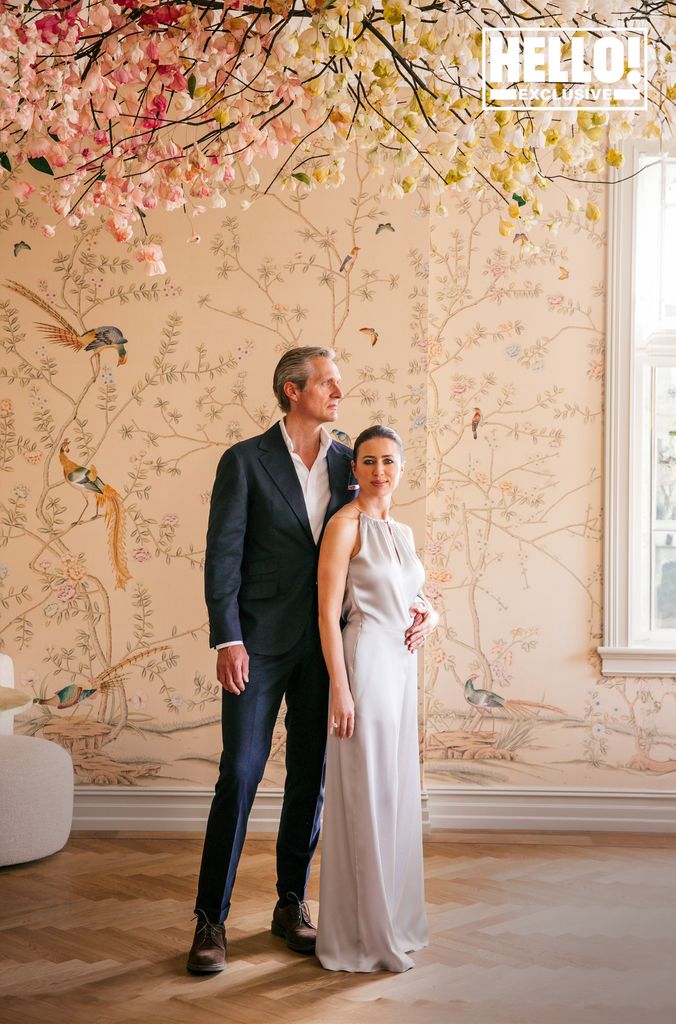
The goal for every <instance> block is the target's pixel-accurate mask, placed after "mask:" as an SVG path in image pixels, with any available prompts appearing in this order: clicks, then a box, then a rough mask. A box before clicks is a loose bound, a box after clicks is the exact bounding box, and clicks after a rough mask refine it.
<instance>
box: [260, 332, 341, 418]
mask: <svg viewBox="0 0 676 1024" xmlns="http://www.w3.org/2000/svg"><path fill="white" fill-rule="evenodd" d="M335 358H336V353H335V352H334V350H333V349H332V348H318V347H317V346H316V345H303V346H301V347H300V348H290V349H289V351H288V352H285V353H284V355H283V356H282V358H281V359H280V360H279V362H278V363H277V365H276V367H275V373H274V376H273V378H272V390H273V391H274V393H275V398H276V399H277V403H278V405H279V407H280V409H281V410H282V412H289V410H290V409H291V402H290V401H289V399H288V397H287V396H286V394H285V393H284V385H285V384H286V382H287V381H289V380H290V381H291V382H292V383H293V384H295V385H296V387H297V388H299V389H300V390H301V391H302V390H303V389H304V387H305V385H306V384H307V382H308V378H309V377H310V374H311V373H312V366H311V363H312V360H313V359H335Z"/></svg>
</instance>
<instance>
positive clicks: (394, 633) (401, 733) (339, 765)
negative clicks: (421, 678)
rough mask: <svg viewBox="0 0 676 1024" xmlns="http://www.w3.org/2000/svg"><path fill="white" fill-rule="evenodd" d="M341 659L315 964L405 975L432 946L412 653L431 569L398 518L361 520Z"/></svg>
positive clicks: (329, 764) (351, 567) (347, 594)
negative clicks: (343, 678) (411, 631)
mask: <svg viewBox="0 0 676 1024" xmlns="http://www.w3.org/2000/svg"><path fill="white" fill-rule="evenodd" d="M359 533H360V540H361V547H360V549H359V551H358V553H357V554H356V555H355V557H354V558H352V559H351V561H350V565H349V569H348V574H347V583H346V592H345V600H344V605H343V617H344V619H345V620H346V623H347V624H346V626H345V629H344V630H343V649H344V652H345V665H346V667H347V672H348V678H349V682H350V688H351V690H352V695H353V698H354V705H355V727H354V734H353V736H352V738H351V739H349V740H348V739H337V738H336V737H335V736H332V735H330V736H329V739H328V749H327V764H326V791H325V803H324V826H323V832H322V860H321V877H320V896H319V921H318V928H317V956H318V958H319V960H320V962H321V964H322V966H323V967H326V968H327V969H329V970H332V971H378V970H382V969H384V970H388V971H406V970H408V968H409V967H413V961H412V960H411V958H410V957H409V956H407V953H409V952H411V951H413V950H416V949H421V948H422V947H423V946H425V945H427V941H428V939H427V921H426V918H425V909H424V891H423V860H422V822H421V805H420V768H419V757H418V699H417V664H416V663H417V656H416V655H414V654H411V653H410V652H409V651H408V649H407V647H406V645H405V643H404V631H405V630H406V629H407V628H408V627H409V626H410V624H411V621H412V620H411V614H410V612H409V608H410V607H411V605H412V604H413V603H414V602H415V599H416V595H417V593H418V591H419V590H420V587H421V586H422V583H423V580H424V570H423V567H422V565H421V563H420V561H419V559H418V558H417V556H416V553H415V550H414V549H413V547H412V545H411V541H410V539H409V537H408V536H407V534H406V531H405V530H404V529H403V528H402V527H401V526H400V525H399V524H398V523H396V522H395V521H394V520H393V519H390V520H387V521H385V520H380V519H373V518H371V517H370V516H367V515H366V514H365V513H361V515H360V522H359Z"/></svg>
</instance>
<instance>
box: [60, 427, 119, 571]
mask: <svg viewBox="0 0 676 1024" xmlns="http://www.w3.org/2000/svg"><path fill="white" fill-rule="evenodd" d="M68 451H69V445H68V439H67V438H65V439H64V441H63V444H62V445H61V448H60V450H59V461H60V462H61V466H62V468H63V475H64V478H65V479H66V480H67V481H68V483H69V484H72V486H73V487H79V488H80V489H81V490H82V491H84V494H85V509H86V508H87V497H88V495H89V494H90V493H91V494H93V495H94V498H95V500H96V512H95V514H94V516H93V517H92V518H94V519H95V518H96V516H97V515H98V514H99V511H100V510H101V509H103V512H104V517H105V524H106V527H107V529H108V549H109V555H110V561H111V564H112V566H113V569H114V571H115V578H116V582H115V586H116V588H120V589H121V590H124V588H125V587H126V585H127V581H128V580H130V579H131V573H130V572H129V569H128V568H127V556H126V553H125V540H124V535H125V510H124V505H123V504H122V498H121V497H120V495H119V494H118V493H117V491H116V490H115V489H114V488H113V487H111V486H110V485H109V484H106V483H104V482H103V480H102V479H101V477H100V476H99V474H98V472H97V470H96V467H95V466H78V464H77V462H73V460H72V459H70V458H69V457H68V454H67V453H68ZM84 511H85V510H84V509H83V512H82V514H81V515H80V519H82V515H84ZM79 521H80V520H77V522H79Z"/></svg>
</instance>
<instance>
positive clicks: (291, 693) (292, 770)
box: [195, 621, 329, 923]
mask: <svg viewBox="0 0 676 1024" xmlns="http://www.w3.org/2000/svg"><path fill="white" fill-rule="evenodd" d="M328 691H329V683H328V675H327V671H326V666H325V664H324V658H323V656H322V651H321V646H320V642H319V632H318V629H317V626H316V623H315V622H314V621H313V622H309V623H308V625H307V627H306V630H305V633H304V634H303V636H302V637H301V639H300V640H299V641H298V642H297V643H296V644H295V645H294V646H293V647H292V648H291V650H290V651H287V652H286V653H285V654H278V655H263V654H250V660H249V682H248V683H247V684H246V689H245V690H244V692H243V693H240V694H239V696H236V695H235V694H232V693H228V692H227V691H225V690H224V691H223V707H222V729H223V753H222V755H221V761H220V768H219V776H218V782H217V783H216V792H215V794H214V799H213V802H212V804H211V811H210V812H209V820H208V822H207V831H206V835H205V839H204V850H203V853H202V865H201V868H200V877H199V885H198V889H197V901H196V904H195V909H196V910H202V911H204V913H205V914H206V915H207V917H208V918H209V920H210V921H213V922H220V923H222V922H223V921H225V919H226V918H227V916H228V912H229V910H230V899H231V895H232V889H233V885H234V883H235V875H236V873H237V865H238V864H239V858H240V855H241V853H242V846H243V844H244V838H245V836H246V827H247V821H248V818H249V813H250V811H251V807H252V804H253V801H254V796H255V795H256V789H257V787H258V784H259V782H260V781H261V779H262V777H263V772H264V771H265V764H266V762H267V759H268V756H269V754H270V746H271V743H272V733H273V730H274V727H275V721H276V719H277V715H278V713H279V708H280V705H281V702H282V698H283V697H284V698H285V700H286V717H285V720H284V722H285V725H286V782H285V786H284V801H283V805H282V815H281V820H280V824H279V833H278V836H277V893H278V895H279V897H280V898H282V899H284V898H285V897H286V895H287V893H294V894H295V895H296V896H297V897H298V899H299V900H303V899H304V898H305V889H306V886H307V880H308V876H309V873H310V862H311V860H312V855H313V853H314V851H315V849H316V847H317V842H318V840H319V822H320V814H321V808H322V800H323V787H324V762H325V756H326V727H327V717H328Z"/></svg>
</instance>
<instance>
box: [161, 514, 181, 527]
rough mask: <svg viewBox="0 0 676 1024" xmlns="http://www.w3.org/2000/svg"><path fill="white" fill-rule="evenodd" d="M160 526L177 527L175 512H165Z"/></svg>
mask: <svg viewBox="0 0 676 1024" xmlns="http://www.w3.org/2000/svg"><path fill="white" fill-rule="evenodd" d="M160 526H178V516H177V515H176V513H175V512H167V514H166V515H164V516H162V522H161V523H160Z"/></svg>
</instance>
